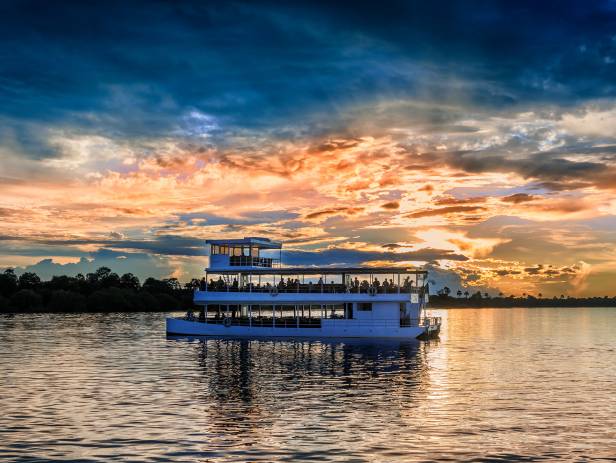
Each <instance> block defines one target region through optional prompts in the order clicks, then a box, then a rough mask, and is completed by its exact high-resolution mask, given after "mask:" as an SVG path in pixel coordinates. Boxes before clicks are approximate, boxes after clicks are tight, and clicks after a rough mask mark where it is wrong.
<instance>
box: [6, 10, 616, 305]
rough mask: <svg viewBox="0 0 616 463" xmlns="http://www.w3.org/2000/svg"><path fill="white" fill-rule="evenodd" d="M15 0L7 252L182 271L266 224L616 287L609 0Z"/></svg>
mask: <svg viewBox="0 0 616 463" xmlns="http://www.w3.org/2000/svg"><path fill="white" fill-rule="evenodd" d="M24 5H25V4H20V3H15V4H12V3H10V6H6V7H3V12H4V14H3V16H4V17H7V15H9V16H10V17H12V18H14V20H13V21H12V25H10V26H8V27H4V28H3V29H4V30H3V32H0V34H2V35H3V41H2V45H0V47H1V48H2V52H3V53H2V55H3V56H4V57H5V58H3V60H2V64H0V198H1V199H0V217H1V218H2V220H1V221H0V267H2V268H5V267H17V270H18V271H20V272H21V271H24V270H26V269H27V270H32V271H36V272H37V273H39V275H41V276H42V277H50V276H51V275H55V274H76V273H78V272H81V273H86V272H88V271H92V270H93V269H94V268H96V267H99V266H101V265H107V266H109V267H111V268H113V269H114V270H116V271H118V272H124V271H131V272H133V273H135V274H137V275H139V276H140V277H145V276H150V275H151V276H157V277H161V276H175V277H178V278H179V279H180V280H182V281H188V280H190V278H193V277H200V276H201V273H202V269H203V267H204V266H205V265H206V264H207V256H206V255H205V246H204V240H205V239H206V238H216V237H220V236H225V237H243V236H268V237H271V238H273V239H277V240H281V241H283V242H284V243H285V245H284V251H285V252H284V253H283V260H284V261H285V262H287V263H289V264H290V265H300V264H301V265H304V264H305V265H315V264H317V263H318V264H350V265H357V264H367V265H370V264H374V263H379V264H382V263H387V264H395V265H409V264H411V265H418V266H423V265H426V266H428V267H429V268H430V269H431V270H432V271H433V275H434V277H433V278H434V280H435V283H434V284H435V286H436V287H442V286H443V285H448V286H450V287H451V288H452V289H453V290H457V289H458V288H470V289H471V290H481V291H482V292H483V291H489V292H491V293H492V294H498V293H499V292H503V293H505V294H516V295H520V294H522V293H532V294H538V293H542V294H543V295H548V296H560V295H561V294H568V295H596V296H603V295H607V294H610V295H613V294H615V293H616V290H615V286H614V283H613V282H614V281H615V279H616V155H615V153H616V88H615V87H614V82H616V64H615V59H616V35H614V33H615V32H614V31H616V28H614V17H615V16H614V14H611V15H607V16H606V18H607V19H605V20H604V21H601V20H597V19H596V16H597V15H596V14H595V13H596V12H595V11H594V9H593V8H597V9H599V10H601V9H603V8H605V9H609V8H611V9H612V10H613V4H612V3H609V4H606V6H605V7H603V6H596V7H590V6H588V7H584V6H583V5H580V9H579V10H578V9H575V8H570V9H569V10H565V9H563V17H562V18H560V19H559V20H558V21H556V20H555V18H553V17H552V14H551V12H550V11H547V10H546V11H543V12H542V11H537V13H536V14H535V15H533V17H532V18H530V17H526V16H524V14H523V8H522V6H520V11H519V12H515V11H514V12H511V11H509V12H508V13H507V16H505V13H504V11H502V10H501V9H499V8H498V6H497V5H496V4H494V5H492V4H489V3H488V4H486V5H483V8H484V9H483V10H482V11H481V12H478V11H466V10H463V7H462V6H459V7H457V8H456V9H457V11H456V18H457V21H459V23H458V22H455V23H451V22H450V21H449V20H450V19H452V18H451V17H449V16H448V15H447V14H445V15H444V16H440V15H439V14H437V9H436V7H435V10H434V11H430V9H429V8H428V7H425V8H422V11H420V12H413V11H407V10H406V9H405V7H404V6H403V5H399V6H398V10H397V11H395V12H394V11H392V12H391V13H388V12H384V11H381V12H380V14H381V15H382V18H381V19H382V21H380V22H379V24H378V25H376V24H377V22H378V21H374V22H372V23H371V24H369V25H367V24H364V23H362V21H361V19H360V16H361V15H356V14H355V13H354V10H355V9H359V10H362V13H363V14H368V13H369V12H368V11H364V10H366V9H370V8H374V7H368V6H361V5H360V6H353V7H350V8H349V10H348V11H347V9H346V8H343V7H339V8H336V7H333V6H325V5H322V6H320V7H316V6H309V5H306V6H296V7H288V8H286V7H277V6H270V7H268V8H264V7H257V6H254V5H251V4H250V3H248V4H234V5H233V6H218V7H216V8H210V7H206V6H202V7H198V6H194V7H191V8H186V9H184V8H183V7H175V6H172V5H165V4H153V5H151V6H149V7H148V8H147V14H146V13H144V14H145V17H144V19H143V22H142V23H141V24H140V25H136V24H134V23H133V22H131V21H129V20H128V18H129V17H132V18H134V16H132V15H131V13H132V12H131V11H127V10H125V8H124V7H122V6H120V4H118V5H115V6H113V7H111V8H110V11H109V12H107V13H106V14H98V13H96V12H95V11H92V8H93V7H88V6H87V5H86V4H77V5H73V6H71V7H70V8H68V7H67V8H68V9H67V10H64V9H63V8H57V9H54V11H53V12H51V13H50V16H51V17H49V18H47V20H45V21H27V20H26V17H27V14H26V13H27V12H25V11H23V8H26V7H25V6H24ZM597 5H600V4H597ZM131 8H133V7H131ZM584 8H587V9H588V11H586V10H584ZM5 10H6V11H5ZM69 10H70V12H69ZM480 13H481V14H480ZM612 13H613V11H612ZM417 15H419V16H420V17H421V16H429V17H430V18H431V20H430V21H423V22H425V23H427V22H429V24H430V27H429V28H428V26H427V25H422V21H421V18H418V17H417ZM511 15H513V16H514V17H515V18H517V19H516V21H512V20H511V18H510V16H511ZM75 17H81V18H88V20H87V21H86V20H85V19H84V20H83V21H82V22H78V23H75V22H74V21H73V19H74V18H75ZM448 18H449V19H448ZM592 18H595V19H594V20H593V19H592ZM439 21H441V22H442V24H440V25H439V24H438V22H439ZM593 21H594V22H593ZM69 23H70V24H72V27H71V28H70V32H67V29H68V27H67V24H69ZM13 28H16V29H22V31H21V34H19V35H16V33H15V30H12V29H13ZM15 36H20V37H21V38H20V40H19V42H15V39H14V37H15ZM452 36H456V37H457V42H456V46H455V47H454V48H455V49H451V45H450V42H449V41H448V40H449V39H451V37H452ZM4 37H12V40H4ZM486 37H492V38H493V40H491V41H486ZM95 39H96V40H95ZM79 43H90V44H91V47H89V46H83V47H81V46H78V44H79ZM15 50H18V51H19V53H17V52H16V51H15ZM146 50H147V52H146ZM93 51H94V53H93ZM25 75H27V76H29V77H28V78H27V79H25V78H24V76H25Z"/></svg>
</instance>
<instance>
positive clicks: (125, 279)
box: [120, 273, 140, 290]
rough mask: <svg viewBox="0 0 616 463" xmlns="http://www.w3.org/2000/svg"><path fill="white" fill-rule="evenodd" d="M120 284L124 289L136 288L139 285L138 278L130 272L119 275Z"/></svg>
mask: <svg viewBox="0 0 616 463" xmlns="http://www.w3.org/2000/svg"><path fill="white" fill-rule="evenodd" d="M120 286H121V287H122V288H126V289H134V290H138V289H139V287H140V284H139V278H137V277H136V276H135V275H133V274H132V273H125V274H124V275H122V276H121V277H120Z"/></svg>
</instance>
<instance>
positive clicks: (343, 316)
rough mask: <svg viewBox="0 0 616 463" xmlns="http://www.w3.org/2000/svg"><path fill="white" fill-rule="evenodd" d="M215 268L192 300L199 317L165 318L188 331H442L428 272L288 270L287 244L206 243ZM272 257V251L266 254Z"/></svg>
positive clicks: (389, 334)
mask: <svg viewBox="0 0 616 463" xmlns="http://www.w3.org/2000/svg"><path fill="white" fill-rule="evenodd" d="M206 244H207V245H209V246H210V253H209V254H210V266H209V267H208V268H207V269H206V274H205V277H204V278H203V279H202V280H201V283H200V285H199V287H197V288H195V293H194V303H195V304H196V305H197V306H199V307H200V312H199V313H198V315H196V316H195V315H194V314H193V313H192V312H189V313H188V314H187V315H186V316H185V317H180V318H167V333H168V334H173V335H189V336H228V337H267V338H271V337H285V338H295V337H311V338H343V337H355V338H406V339H412V338H419V337H425V336H431V335H433V334H435V333H438V331H439V330H440V326H441V320H440V318H438V317H429V316H427V315H426V304H427V302H428V291H427V275H428V272H426V271H424V270H413V269H407V268H402V267H284V266H282V265H281V259H280V258H274V257H271V254H272V253H277V254H278V255H279V256H280V257H281V256H282V251H281V250H282V243H280V242H275V241H271V240H269V239H267V238H255V237H248V238H244V239H226V240H208V241H206ZM266 255H269V256H266Z"/></svg>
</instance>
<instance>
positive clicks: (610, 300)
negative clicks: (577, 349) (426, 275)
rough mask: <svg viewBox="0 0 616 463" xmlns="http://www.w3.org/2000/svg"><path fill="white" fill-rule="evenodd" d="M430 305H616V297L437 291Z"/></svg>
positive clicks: (431, 298) (499, 306)
mask: <svg viewBox="0 0 616 463" xmlns="http://www.w3.org/2000/svg"><path fill="white" fill-rule="evenodd" d="M430 306H431V307H467V308H475V307H498V308H507V307H616V297H609V296H604V297H570V296H564V295H562V296H560V297H556V296H554V297H551V298H550V297H535V296H532V295H524V296H522V297H516V296H513V295H511V296H504V295H500V296H494V297H491V296H489V295H487V294H483V295H482V294H481V293H480V292H476V293H474V294H472V295H468V296H466V297H451V296H449V295H447V294H443V293H442V292H439V294H437V295H431V296H430Z"/></svg>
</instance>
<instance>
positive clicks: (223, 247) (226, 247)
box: [220, 246, 229, 254]
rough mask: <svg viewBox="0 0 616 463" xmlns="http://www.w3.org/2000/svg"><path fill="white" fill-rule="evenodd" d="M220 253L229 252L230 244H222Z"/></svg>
mask: <svg viewBox="0 0 616 463" xmlns="http://www.w3.org/2000/svg"><path fill="white" fill-rule="evenodd" d="M220 253H221V254H229V247H228V246H221V247H220Z"/></svg>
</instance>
